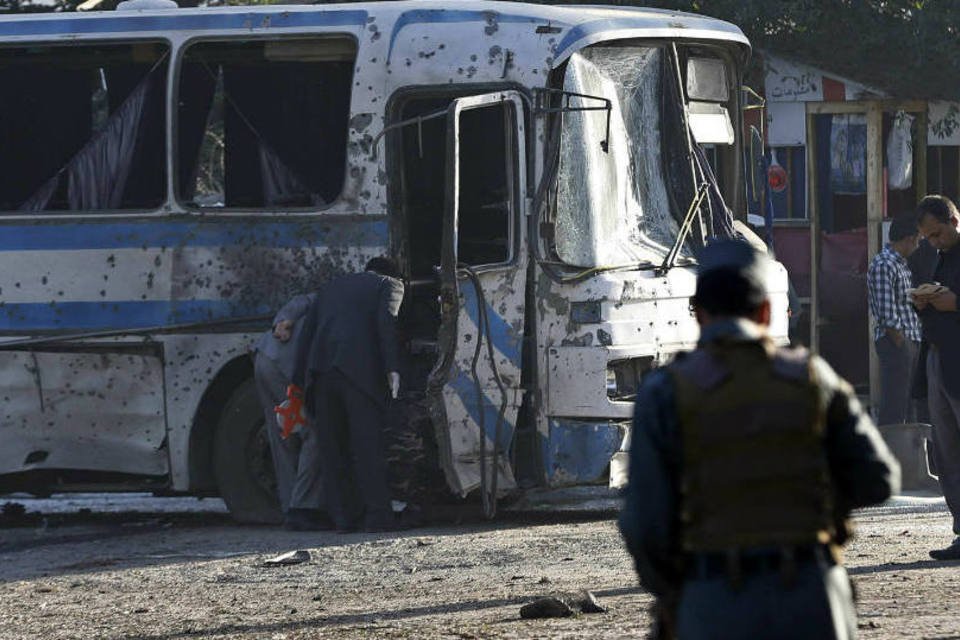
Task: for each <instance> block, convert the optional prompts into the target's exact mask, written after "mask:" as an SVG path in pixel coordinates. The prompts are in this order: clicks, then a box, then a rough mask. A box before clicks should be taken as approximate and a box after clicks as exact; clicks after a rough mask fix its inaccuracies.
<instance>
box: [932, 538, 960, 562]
mask: <svg viewBox="0 0 960 640" xmlns="http://www.w3.org/2000/svg"><path fill="white" fill-rule="evenodd" d="M930 557H931V558H933V559H934V560H960V537H957V538H956V539H955V540H954V541H953V543H952V544H951V545H950V546H949V547H946V548H944V549H934V550H933V551H931V552H930Z"/></svg>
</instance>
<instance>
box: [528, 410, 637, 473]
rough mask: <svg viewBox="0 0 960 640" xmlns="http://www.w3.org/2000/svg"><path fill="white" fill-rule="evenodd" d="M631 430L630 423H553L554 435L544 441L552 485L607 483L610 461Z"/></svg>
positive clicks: (578, 421)
mask: <svg viewBox="0 0 960 640" xmlns="http://www.w3.org/2000/svg"><path fill="white" fill-rule="evenodd" d="M627 431H628V423H626V422H595V421H581V420H569V419H556V420H551V421H550V435H549V437H547V438H544V439H543V440H542V448H543V452H542V455H543V461H544V467H545V471H546V475H547V481H548V483H549V485H550V486H552V487H562V486H570V485H577V484H598V483H604V484H605V483H607V479H608V476H609V469H610V459H611V458H612V457H613V455H614V454H615V453H616V452H617V451H619V450H620V445H621V443H622V442H623V439H624V437H625V435H626V433H627Z"/></svg>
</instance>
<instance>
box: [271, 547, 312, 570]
mask: <svg viewBox="0 0 960 640" xmlns="http://www.w3.org/2000/svg"><path fill="white" fill-rule="evenodd" d="M304 562H310V552H309V551H307V550H306V549H297V550H296V551H288V552H286V553H281V554H280V555H278V556H275V557H273V558H270V559H269V560H264V562H263V566H265V567H282V566H286V565H289V564H303V563H304Z"/></svg>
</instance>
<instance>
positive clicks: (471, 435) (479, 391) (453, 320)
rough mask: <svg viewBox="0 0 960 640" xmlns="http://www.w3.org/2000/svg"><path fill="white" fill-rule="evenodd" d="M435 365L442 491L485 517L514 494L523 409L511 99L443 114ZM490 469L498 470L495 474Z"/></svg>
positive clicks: (521, 196)
mask: <svg viewBox="0 0 960 640" xmlns="http://www.w3.org/2000/svg"><path fill="white" fill-rule="evenodd" d="M446 140H447V156H446V181H445V183H446V194H445V211H444V221H443V236H442V239H441V243H442V251H441V266H440V302H441V316H442V317H441V326H440V333H439V348H440V357H439V359H438V362H437V365H436V367H435V368H434V370H433V371H432V373H431V375H430V380H429V383H428V395H429V402H430V412H431V417H432V418H433V423H434V425H435V426H436V431H437V442H438V446H439V450H440V460H441V466H442V467H443V469H444V474H445V476H446V479H447V483H448V484H449V486H450V488H451V489H453V490H454V491H455V492H457V493H459V494H461V495H466V494H467V493H468V492H470V491H472V490H474V489H476V488H478V487H479V488H480V489H481V491H482V496H483V502H484V509H485V512H486V513H487V514H488V515H492V514H493V512H494V510H495V505H496V496H497V494H498V493H503V492H505V491H509V490H510V489H513V488H515V486H516V483H515V480H514V472H513V468H512V465H511V449H512V443H513V435H514V431H515V428H516V424H517V417H518V414H519V408H520V404H521V400H522V392H521V383H520V373H521V351H522V344H523V328H524V314H525V281H526V271H527V260H528V257H527V253H526V251H525V250H524V233H525V232H524V227H525V224H524V214H525V207H526V198H525V195H526V194H525V189H526V153H525V145H524V102H523V99H522V97H521V96H520V94H518V93H517V92H515V91H504V92H496V93H489V94H484V95H477V96H469V97H464V98H459V99H456V100H454V101H453V102H452V103H451V104H450V106H449V109H448V111H447V136H446ZM494 469H496V470H497V472H496V473H494Z"/></svg>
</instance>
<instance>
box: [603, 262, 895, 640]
mask: <svg viewBox="0 0 960 640" xmlns="http://www.w3.org/2000/svg"><path fill="white" fill-rule="evenodd" d="M703 264H704V261H703V260H702V259H701V269H702V268H703V266H702V265H703ZM721 343H722V344H723V345H724V348H728V349H738V348H743V347H746V348H748V349H749V348H750V347H751V346H754V347H757V348H762V349H765V350H766V351H765V352H769V353H770V354H771V358H773V357H776V354H777V353H782V354H786V355H787V356H789V357H793V358H794V360H796V357H795V356H797V355H799V356H800V357H802V358H803V362H804V363H806V364H807V366H808V367H809V369H808V370H809V372H810V374H811V375H810V376H809V380H810V381H812V384H814V385H815V390H816V395H817V396H818V397H817V398H816V401H815V402H816V403H817V405H818V406H819V407H820V409H821V412H820V414H819V415H821V416H823V422H824V423H825V424H823V425H822V430H820V431H818V433H820V434H821V435H820V436H819V441H821V442H822V454H823V455H824V459H825V466H826V468H827V469H828V473H829V476H830V481H831V484H832V486H833V487H834V489H833V495H832V496H831V497H832V500H830V504H831V505H832V508H833V510H834V516H835V518H836V520H837V522H842V520H843V519H844V518H845V516H846V515H847V514H849V512H850V511H851V510H852V509H855V508H858V507H863V506H866V505H870V504H875V503H878V502H882V501H883V500H885V499H887V498H888V497H889V496H890V495H891V494H892V493H893V492H895V491H897V490H898V487H899V467H898V466H897V463H896V461H895V460H894V459H893V457H892V456H891V454H890V452H889V451H888V449H887V448H886V446H885V445H884V443H883V441H882V439H881V438H880V435H879V433H878V432H877V430H876V428H875V427H874V425H873V423H872V422H871V421H870V418H869V417H868V416H867V415H866V414H865V413H864V412H863V410H862V409H861V407H860V404H859V403H858V401H857V400H856V398H855V397H854V395H853V392H852V390H851V388H850V386H849V385H848V384H847V383H846V382H844V381H843V380H842V379H840V378H839V377H838V376H837V375H836V374H835V373H834V372H833V370H832V369H831V368H830V367H829V365H827V363H826V362H824V361H823V360H821V359H820V358H817V357H816V356H812V357H811V358H809V359H807V358H806V356H804V355H803V354H797V353H796V352H792V351H777V350H774V349H772V347H770V345H769V344H768V343H767V342H766V338H765V328H763V327H761V326H760V325H757V324H755V323H753V322H751V321H749V320H747V319H745V318H724V319H721V320H718V321H715V322H712V323H710V324H709V325H707V326H706V327H705V328H704V330H703V332H702V335H701V340H700V343H699V346H698V352H709V351H711V350H712V349H713V348H714V347H716V346H717V345H720V344H721ZM696 355H697V352H694V354H691V355H690V356H687V357H688V358H694V356H696ZM709 366H712V365H709V364H708V367H707V369H706V370H704V371H703V373H702V377H704V378H711V377H716V371H710V370H709ZM688 369H689V367H688ZM674 373H675V372H674V371H672V370H669V369H667V368H664V369H661V370H658V371H655V372H653V373H651V374H650V375H649V376H648V378H647V379H646V380H645V381H644V384H643V386H642V388H641V390H640V393H639V395H638V397H637V403H636V413H635V418H634V424H633V433H632V440H631V445H630V483H629V487H628V489H627V493H626V502H625V505H624V508H623V511H622V513H621V515H620V522H619V523H620V530H621V532H622V534H623V537H624V540H625V542H626V545H627V548H628V550H629V551H630V553H631V554H632V555H633V558H634V561H635V566H636V569H637V573H638V574H639V577H640V582H641V583H642V585H643V586H644V587H645V588H647V590H649V591H650V592H652V593H653V594H654V595H656V596H657V597H658V599H659V600H660V602H661V605H667V607H666V608H667V609H669V610H670V611H671V613H670V615H668V616H666V619H667V620H669V625H668V626H670V627H672V632H674V633H676V635H677V636H678V637H680V638H683V639H684V640H692V639H696V638H711V639H718V638H753V639H755V638H777V639H784V638H804V639H807V638H850V637H853V636H855V634H856V628H857V626H856V619H855V611H854V605H853V599H852V596H851V590H850V585H849V581H848V579H847V575H846V572H845V571H844V569H843V568H842V567H841V566H839V565H838V564H837V562H836V560H835V558H834V555H833V554H832V553H831V551H832V549H831V545H829V544H807V545H792V546H790V547H789V548H788V547H787V546H786V545H780V544H777V545H772V546H757V547H750V546H749V545H744V546H741V547H739V548H737V549H735V550H734V551H735V555H730V554H724V553H716V552H713V553H701V552H691V551H690V550H688V549H685V548H684V547H685V544H686V543H685V540H686V539H687V538H685V527H687V528H689V527H690V526H691V525H689V524H687V523H686V521H685V518H689V515H688V511H689V510H688V508H687V507H688V505H685V501H686V502H688V503H690V502H694V500H693V499H692V497H691V496H690V493H691V491H695V489H691V488H690V487H689V486H682V479H683V478H685V477H686V476H685V473H684V472H685V469H684V466H685V460H686V459H687V458H686V457H685V455H684V450H683V444H684V441H685V440H684V439H685V437H687V434H688V433H689V429H685V428H684V427H683V426H682V425H681V420H680V417H679V416H680V414H679V413H678V387H677V378H676V377H675V375H674ZM736 380H737V378H736V377H733V378H732V379H730V380H729V381H728V382H729V384H736ZM757 400H758V402H762V399H760V398H758V399H757ZM748 404H749V403H748ZM741 408H743V407H741ZM746 409H747V411H748V412H749V410H750V407H749V406H746ZM763 412H764V413H763V417H762V419H760V420H758V422H757V423H758V424H766V425H771V424H776V422H777V418H776V417H775V414H774V417H772V418H771V417H770V415H771V412H770V411H769V410H768V409H767V408H764V410H763ZM751 417H752V416H746V418H747V419H749V418H751ZM706 424H707V425H708V427H707V429H706V431H707V432H708V436H709V435H710V433H709V432H710V429H709V424H710V420H709V416H708V420H707V421H706ZM714 437H715V436H714ZM721 447H722V443H721ZM716 450H718V451H722V448H718V449H716ZM734 453H735V452H733V451H731V456H732V455H734ZM736 453H742V452H736ZM786 455H787V456H788V457H789V456H790V454H789V452H788V453H786ZM710 480H711V479H710V478H707V482H709V481H710ZM716 480H717V481H722V480H723V479H722V478H716ZM813 481H814V478H813V477H811V482H813ZM786 498H787V500H789V499H790V497H789V496H787V497H786ZM775 503H776V501H774V504H775ZM741 506H742V505H741ZM788 511H789V509H788ZM788 515H789V514H788ZM728 521H729V519H728ZM732 521H733V522H737V519H736V518H734V519H733V520H732ZM734 528H736V526H735V525H734ZM734 533H738V532H734ZM742 533H743V534H744V537H745V539H748V538H749V536H750V534H751V531H749V530H747V531H743V532H742ZM708 539H709V538H708ZM824 542H826V541H824ZM688 546H689V545H688ZM785 554H789V555H785ZM665 637H669V635H666V634H665Z"/></svg>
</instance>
